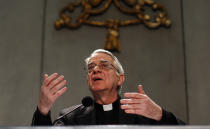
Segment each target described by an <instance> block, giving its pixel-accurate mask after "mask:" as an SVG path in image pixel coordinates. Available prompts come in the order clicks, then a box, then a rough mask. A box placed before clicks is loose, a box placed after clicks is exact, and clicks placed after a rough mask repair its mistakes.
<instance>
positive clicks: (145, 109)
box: [32, 49, 184, 125]
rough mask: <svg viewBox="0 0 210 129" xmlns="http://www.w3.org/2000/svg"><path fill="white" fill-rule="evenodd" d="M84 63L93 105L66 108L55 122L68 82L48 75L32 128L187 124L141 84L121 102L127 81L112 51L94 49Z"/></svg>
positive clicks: (54, 75)
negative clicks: (53, 112)
mask: <svg viewBox="0 0 210 129" xmlns="http://www.w3.org/2000/svg"><path fill="white" fill-rule="evenodd" d="M85 62H86V70H87V74H88V75H87V83H88V85H89V89H90V91H91V93H92V95H93V97H94V102H93V103H92V104H89V105H84V104H83V105H76V106H73V107H70V108H67V109H64V110H62V111H61V116H60V117H59V118H58V119H57V120H55V122H53V123H52V121H51V117H50V109H51V107H52V106H53V104H54V102H55V101H56V99H57V98H58V97H59V96H61V95H62V94H64V93H65V92H66V90H67V88H66V87H65V85H66V80H64V76H63V75H61V76H59V77H58V74H57V73H54V74H52V75H50V76H48V75H47V74H45V75H44V80H43V85H42V87H41V95H40V101H39V104H38V107H37V109H36V111H35V113H34V116H33V120H32V125H103V124H139V125H140V124H141V125H169V124H172V125H177V124H184V123H183V122H182V121H180V120H179V119H177V118H176V117H175V116H174V115H173V114H172V113H170V112H167V111H166V110H164V109H162V108H161V107H160V106H159V105H157V104H156V103H155V102H154V101H152V100H151V99H150V98H149V97H148V96H147V95H146V94H145V92H144V90H143V89H142V86H141V85H139V86H138V92H137V93H125V94H124V97H125V98H126V99H121V97H120V96H119V94H118V92H119V90H120V88H121V86H122V84H123V82H124V80H125V76H124V70H123V68H122V66H121V64H120V62H119V61H118V59H117V58H116V57H115V56H114V55H113V54H112V53H111V52H109V51H106V50H103V49H98V50H95V51H94V52H93V53H92V54H91V55H90V56H89V57H88V58H87V59H86V60H85Z"/></svg>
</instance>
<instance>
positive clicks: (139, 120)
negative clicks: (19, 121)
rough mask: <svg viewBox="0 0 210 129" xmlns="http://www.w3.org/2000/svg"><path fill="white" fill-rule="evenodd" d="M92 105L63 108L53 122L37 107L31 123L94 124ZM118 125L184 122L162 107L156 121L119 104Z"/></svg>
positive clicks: (175, 123) (176, 123)
mask: <svg viewBox="0 0 210 129" xmlns="http://www.w3.org/2000/svg"><path fill="white" fill-rule="evenodd" d="M95 113H96V112H95V109H94V106H89V107H84V106H83V105H82V104H81V105H76V106H72V107H70V108H66V109H63V110H62V111H61V113H60V117H59V118H58V119H56V120H55V121H54V122H53V123H52V121H51V117H50V112H49V113H48V115H47V116H44V115H42V114H41V113H40V112H39V110H38V108H37V110H36V111H35V113H34V116H33V120H32V125H96V114H95ZM118 115H119V123H118V124H120V125H131V124H132V125H179V124H185V123H184V122H182V121H181V120H179V119H177V118H176V117H175V116H174V115H173V114H172V113H170V112H167V111H166V110H164V109H163V114H162V119H161V120H160V121H156V120H153V119H150V118H147V117H144V116H141V115H134V114H127V113H125V112H124V111H123V110H122V109H121V108H120V106H119V113H118Z"/></svg>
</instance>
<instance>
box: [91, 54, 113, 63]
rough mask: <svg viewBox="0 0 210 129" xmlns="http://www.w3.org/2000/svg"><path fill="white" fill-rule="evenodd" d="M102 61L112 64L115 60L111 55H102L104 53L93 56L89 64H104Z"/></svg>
mask: <svg viewBox="0 0 210 129" xmlns="http://www.w3.org/2000/svg"><path fill="white" fill-rule="evenodd" d="M102 61H108V62H110V63H113V62H114V59H113V58H112V57H111V56H110V55H108V54H106V53H102V52H100V53H94V54H93V55H91V57H90V60H89V62H88V64H90V63H99V62H102Z"/></svg>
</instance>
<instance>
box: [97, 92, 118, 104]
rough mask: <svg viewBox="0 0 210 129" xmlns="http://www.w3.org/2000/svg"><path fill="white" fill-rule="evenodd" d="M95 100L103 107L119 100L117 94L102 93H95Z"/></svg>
mask: <svg viewBox="0 0 210 129" xmlns="http://www.w3.org/2000/svg"><path fill="white" fill-rule="evenodd" d="M93 96H94V99H95V101H96V103H98V104H102V105H107V104H111V103H113V102H115V101H116V100H117V96H118V95H117V93H114V94H110V92H108V93H106V92H100V93H94V94H93Z"/></svg>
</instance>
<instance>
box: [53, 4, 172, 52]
mask: <svg viewBox="0 0 210 129" xmlns="http://www.w3.org/2000/svg"><path fill="white" fill-rule="evenodd" d="M103 2H105V4H104V6H103V7H101V8H99V9H98V8H97V7H98V6H99V5H101V4H102V3H103ZM122 3H124V5H126V6H127V7H124V6H122ZM111 4H114V5H115V6H116V7H117V8H118V9H119V10H120V11H121V12H122V13H125V14H127V15H133V16H136V18H135V19H128V20H117V19H107V20H105V21H96V20H90V19H89V17H90V16H94V15H100V14H102V13H104V12H105V11H106V10H107V9H108V8H109V7H110V5H111ZM146 6H147V7H150V8H152V10H153V11H157V10H158V13H156V15H154V16H153V17H154V20H153V19H152V18H151V16H150V15H149V14H146V13H145V11H144V10H145V7H146ZM78 7H81V8H82V12H81V14H80V15H79V16H78V17H77V18H76V22H74V23H73V22H72V21H73V20H72V18H71V17H70V16H68V14H69V13H73V11H74V10H75V8H78ZM140 23H143V24H144V25H145V26H146V27H148V28H158V27H160V26H165V27H169V26H170V25H171V21H170V20H169V19H168V18H167V12H166V9H165V8H164V7H163V6H162V5H160V4H158V3H156V2H154V1H153V0H77V1H75V2H73V3H70V4H68V5H67V6H66V7H64V8H63V9H62V10H61V12H60V15H59V20H57V21H56V22H55V27H56V29H61V28H65V27H66V28H69V29H77V28H79V27H80V26H81V25H82V24H87V25H92V26H97V27H106V28H107V29H108V32H107V37H106V40H105V47H104V48H105V49H106V50H109V51H112V52H113V51H117V52H120V41H119V27H121V26H128V25H135V24H140Z"/></svg>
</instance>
